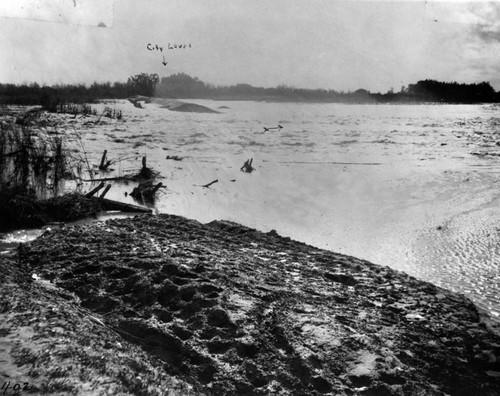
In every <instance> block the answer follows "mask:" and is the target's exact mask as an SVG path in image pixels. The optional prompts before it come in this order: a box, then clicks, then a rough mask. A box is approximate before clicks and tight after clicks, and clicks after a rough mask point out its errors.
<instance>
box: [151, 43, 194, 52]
mask: <svg viewBox="0 0 500 396" xmlns="http://www.w3.org/2000/svg"><path fill="white" fill-rule="evenodd" d="M146 48H147V49H148V50H150V51H159V52H163V48H164V47H161V46H159V45H158V44H151V43H148V45H146ZM183 48H191V43H188V44H173V45H171V44H170V43H168V46H167V47H166V49H168V50H173V49H183Z"/></svg>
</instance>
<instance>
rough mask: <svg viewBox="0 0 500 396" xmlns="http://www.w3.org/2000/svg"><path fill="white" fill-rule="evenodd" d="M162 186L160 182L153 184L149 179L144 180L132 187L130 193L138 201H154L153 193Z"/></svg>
mask: <svg viewBox="0 0 500 396" xmlns="http://www.w3.org/2000/svg"><path fill="white" fill-rule="evenodd" d="M162 187H165V186H164V185H163V183H162V182H159V183H158V184H155V185H153V183H152V181H151V180H146V181H145V182H142V183H139V185H138V186H137V187H135V188H134V189H133V191H132V192H131V193H130V195H131V196H132V198H134V199H135V200H136V201H138V202H141V203H142V202H148V203H154V201H155V194H156V193H157V192H158V190H159V189H160V188H162Z"/></svg>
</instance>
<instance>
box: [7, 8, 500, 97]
mask: <svg viewBox="0 0 500 396" xmlns="http://www.w3.org/2000/svg"><path fill="white" fill-rule="evenodd" d="M49 5H50V7H49ZM0 15H2V16H4V17H0V51H1V56H0V82H3V83H5V82H14V83H21V82H34V81H36V82H38V83H41V84H43V83H45V84H53V83H89V82H92V81H99V82H101V81H126V79H127V78H128V77H129V76H130V75H133V74H137V73H140V72H147V73H158V74H159V75H160V77H163V76H168V75H170V74H172V73H177V72H185V73H187V74H190V75H192V76H197V77H198V78H200V79H201V80H203V81H205V82H209V83H212V84H216V85H229V84H236V83H248V84H252V85H255V86H265V87H269V86H276V85H279V84H286V85H290V86H295V87H304V88H306V87H307V88H329V89H336V90H345V91H347V90H355V89H358V88H365V89H368V90H370V91H372V92H379V91H380V92H386V91H387V90H388V89H390V88H391V87H393V88H394V89H395V90H399V89H400V88H401V86H403V85H405V86H406V85H408V84H410V83H415V82H417V81H418V80H421V79H426V78H430V79H437V80H442V81H458V82H466V83H472V82H481V81H489V82H491V84H492V85H493V87H494V88H495V89H496V90H500V2H483V1H473V2H470V1H469V2H464V1H454V2H442V1H438V2H436V1H407V2H402V1H356V0H351V1H335V0H324V1H323V0H266V1H264V0H230V1H228V0H142V1H137V0H114V2H113V1H112V0H50V1H46V0H3V1H1V2H0ZM98 25H101V26H106V27H97V26H98ZM148 43H151V44H153V45H155V44H158V45H159V46H161V47H163V52H158V51H149V50H148V49H147V44H148ZM169 43H170V44H171V45H173V44H174V43H183V44H187V45H189V44H191V48H189V46H187V48H184V49H173V50H168V49H167V47H168V44H169ZM163 57H164V58H165V59H163ZM162 61H165V62H168V63H167V66H164V65H163V64H162Z"/></svg>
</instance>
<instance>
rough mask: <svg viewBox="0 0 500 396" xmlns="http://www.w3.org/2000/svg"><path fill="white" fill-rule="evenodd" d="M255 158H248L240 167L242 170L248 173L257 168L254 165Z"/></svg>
mask: <svg viewBox="0 0 500 396" xmlns="http://www.w3.org/2000/svg"><path fill="white" fill-rule="evenodd" d="M252 162H253V158H250V159H247V160H246V161H245V163H244V164H243V166H242V167H241V168H240V171H242V172H246V173H252V171H254V170H255V168H254V167H253V166H252Z"/></svg>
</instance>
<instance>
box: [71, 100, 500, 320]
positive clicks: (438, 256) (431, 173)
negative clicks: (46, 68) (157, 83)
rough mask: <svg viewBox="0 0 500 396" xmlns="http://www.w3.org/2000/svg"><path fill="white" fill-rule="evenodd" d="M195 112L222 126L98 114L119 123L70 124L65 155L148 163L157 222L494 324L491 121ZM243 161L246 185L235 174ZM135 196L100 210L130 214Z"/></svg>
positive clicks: (256, 109) (309, 110) (352, 109)
mask: <svg viewBox="0 0 500 396" xmlns="http://www.w3.org/2000/svg"><path fill="white" fill-rule="evenodd" d="M192 102H194V103H197V104H201V105H205V106H208V107H210V108H212V109H216V110H218V111H220V114H199V113H178V112H173V111H169V110H167V109H163V108H161V107H160V106H159V105H157V104H146V105H145V106H144V109H138V108H135V107H133V106H132V104H130V103H128V102H125V101H118V102H113V103H106V105H107V106H111V107H113V108H116V109H120V110H122V112H123V114H124V119H123V120H121V121H116V120H111V121H110V120H106V121H105V122H106V124H105V125H102V124H100V125H91V126H83V125H82V121H81V120H71V122H72V124H71V125H72V126H71V128H69V129H68V130H69V131H71V133H74V132H76V133H78V134H79V135H80V139H78V140H76V139H72V143H71V144H72V145H73V147H75V149H79V150H80V153H82V145H83V148H84V149H85V151H86V153H87V157H88V160H89V163H91V164H98V163H99V161H100V157H101V154H102V151H103V150H104V149H107V150H108V157H109V159H111V160H116V161H117V162H116V163H115V164H114V165H113V167H114V169H115V171H114V173H113V174H115V175H116V174H123V173H124V172H126V171H129V170H133V169H135V170H137V169H138V168H140V158H141V157H142V156H144V155H146V156H147V161H148V166H150V167H152V168H153V169H155V170H157V171H159V172H161V179H160V181H162V182H163V184H166V185H167V190H164V191H163V192H162V193H161V194H160V197H159V199H158V201H157V202H156V206H155V210H157V211H158V212H161V213H171V214H178V215H182V216H186V217H189V218H194V219H197V220H199V221H201V222H209V221H211V220H215V219H226V220H231V221H235V222H238V223H242V224H244V225H247V226H250V227H254V228H257V229H259V230H262V231H269V230H271V229H275V230H276V231H277V232H278V233H280V234H281V235H284V236H290V237H291V238H293V239H297V240H300V241H304V242H306V243H309V244H311V245H315V246H318V247H321V248H325V249H329V250H332V251H336V252H340V253H343V254H347V255H352V256H356V257H359V258H363V259H366V260H369V261H372V262H374V263H377V264H382V265H388V266H390V267H392V268H395V269H398V270H402V271H405V272H407V273H409V274H411V275H414V276H416V277H418V278H420V279H423V280H426V281H430V282H432V283H434V284H437V285H439V286H443V287H445V288H448V289H451V290H454V291H458V292H460V293H463V294H466V295H467V296H469V297H470V298H471V299H472V300H473V301H474V302H475V303H476V304H477V305H479V306H481V307H482V308H485V309H487V310H488V311H489V312H490V313H491V314H492V316H493V317H498V316H499V315H500V297H499V296H498V287H499V285H500V270H499V266H500V247H499V246H500V244H499V242H500V189H499V187H500V185H499V181H500V134H499V132H500V107H497V106H494V105H484V106H483V105H341V104H288V103H286V104H282V103H262V102H214V101H202V100H196V101H192ZM99 106H104V104H101V105H99ZM220 106H227V107H228V108H225V109H219V107H220ZM278 124H279V125H281V126H282V127H283V128H282V129H281V130H270V131H267V132H266V131H264V129H263V127H276V126H277V125H278ZM167 156H171V157H172V156H177V157H181V158H182V161H175V160H173V159H167ZM250 158H253V166H254V167H255V171H254V172H252V173H244V172H241V171H240V168H241V166H242V165H243V163H244V162H245V161H246V160H247V159H250ZM118 159H120V160H118ZM214 180H217V182H216V183H214V184H212V185H211V186H210V187H209V188H204V187H201V185H204V184H207V183H210V182H212V181H214ZM133 187H134V185H133V184H129V185H123V184H122V185H118V184H115V185H113V188H112V189H111V191H110V192H109V193H108V195H107V197H108V198H112V199H119V200H122V201H126V202H130V203H133V201H132V199H131V198H130V196H127V197H126V196H125V192H127V193H130V192H131V191H132V189H133ZM86 188H88V189H89V188H90V186H86Z"/></svg>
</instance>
